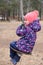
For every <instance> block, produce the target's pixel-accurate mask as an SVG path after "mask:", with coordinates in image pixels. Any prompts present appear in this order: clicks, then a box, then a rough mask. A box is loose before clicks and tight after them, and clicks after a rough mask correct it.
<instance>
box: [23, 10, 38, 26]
mask: <svg viewBox="0 0 43 65" xmlns="http://www.w3.org/2000/svg"><path fill="white" fill-rule="evenodd" d="M38 16H39V12H38V11H37V10H34V11H32V12H29V13H27V14H26V15H25V16H24V20H25V21H24V23H25V24H26V25H28V24H30V23H32V22H33V21H34V20H36V19H38Z"/></svg>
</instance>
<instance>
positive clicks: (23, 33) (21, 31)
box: [16, 24, 26, 36]
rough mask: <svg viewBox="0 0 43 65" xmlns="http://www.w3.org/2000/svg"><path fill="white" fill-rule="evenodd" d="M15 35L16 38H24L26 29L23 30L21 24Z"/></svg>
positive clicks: (23, 27)
mask: <svg viewBox="0 0 43 65" xmlns="http://www.w3.org/2000/svg"><path fill="white" fill-rule="evenodd" d="M16 34H17V35H18V36H24V35H25V34H26V28H25V26H24V25H23V24H22V25H20V26H19V27H18V28H17V30H16Z"/></svg>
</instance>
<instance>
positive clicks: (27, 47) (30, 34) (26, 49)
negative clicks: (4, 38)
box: [10, 10, 41, 64]
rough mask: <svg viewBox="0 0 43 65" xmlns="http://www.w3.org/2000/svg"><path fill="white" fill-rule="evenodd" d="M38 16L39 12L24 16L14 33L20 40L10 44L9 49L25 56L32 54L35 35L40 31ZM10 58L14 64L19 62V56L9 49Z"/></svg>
mask: <svg viewBox="0 0 43 65" xmlns="http://www.w3.org/2000/svg"><path fill="white" fill-rule="evenodd" d="M38 15H39V12H38V11H37V10H35V11H32V12H30V13H28V14H26V15H25V16H24V20H25V21H24V24H22V25H20V26H19V27H18V28H17V31H16V34H17V35H18V36H21V38H20V39H19V40H18V41H16V42H15V41H14V42H12V43H11V44H10V47H12V48H14V49H16V50H17V51H20V52H23V53H27V54H29V53H31V52H32V50H33V48H34V45H35V41H36V33H37V32H38V31H40V30H41V25H40V22H39V19H38ZM10 57H11V58H12V59H13V61H14V64H16V63H17V62H18V61H19V60H20V56H19V55H18V54H17V52H14V51H13V50H12V49H11V48H10Z"/></svg>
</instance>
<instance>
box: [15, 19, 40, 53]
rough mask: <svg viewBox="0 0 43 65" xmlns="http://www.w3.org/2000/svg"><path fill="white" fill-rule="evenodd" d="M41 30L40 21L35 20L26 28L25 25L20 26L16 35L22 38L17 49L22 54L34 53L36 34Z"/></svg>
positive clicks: (17, 43) (17, 44)
mask: <svg viewBox="0 0 43 65" xmlns="http://www.w3.org/2000/svg"><path fill="white" fill-rule="evenodd" d="M40 30H41V25H40V23H39V20H35V21H34V22H33V23H31V24H29V25H28V26H26V27H25V26H24V24H22V25H20V26H19V27H18V28H17V31H16V34H17V35H18V36H21V38H20V39H19V40H18V41H17V42H16V47H17V48H18V49H19V50H20V51H22V52H26V53H29V52H32V50H33V48H34V45H35V41H36V32H38V31H40Z"/></svg>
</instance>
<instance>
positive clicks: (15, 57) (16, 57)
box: [10, 42, 20, 64]
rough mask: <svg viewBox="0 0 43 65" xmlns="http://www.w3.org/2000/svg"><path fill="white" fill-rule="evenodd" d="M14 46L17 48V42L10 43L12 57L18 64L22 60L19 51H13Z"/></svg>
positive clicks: (14, 62)
mask: <svg viewBox="0 0 43 65" xmlns="http://www.w3.org/2000/svg"><path fill="white" fill-rule="evenodd" d="M11 47H12V48H14V49H16V46H15V43H14V42H13V43H11V44H10V57H11V59H12V62H13V64H16V63H17V62H19V60H20V56H19V55H18V54H17V52H15V51H13V50H12V49H11Z"/></svg>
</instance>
